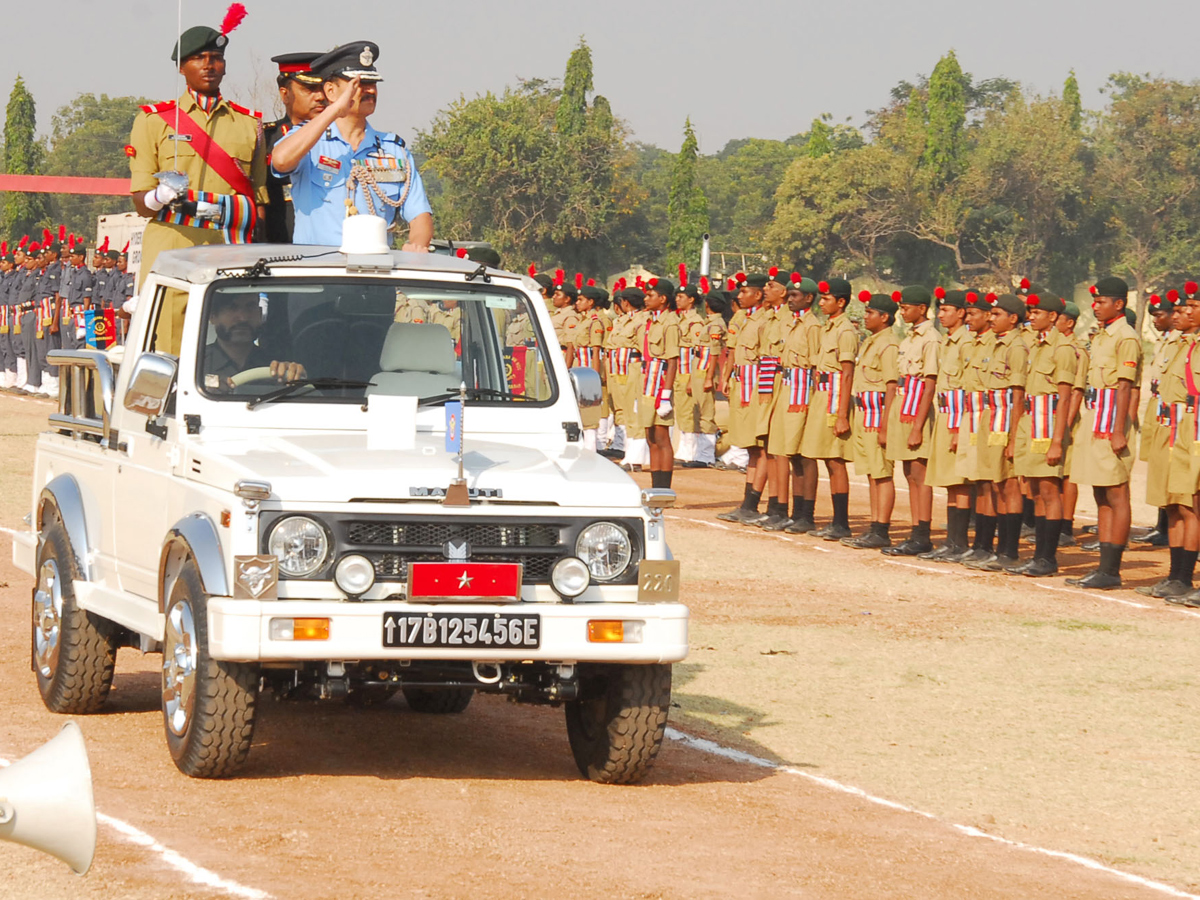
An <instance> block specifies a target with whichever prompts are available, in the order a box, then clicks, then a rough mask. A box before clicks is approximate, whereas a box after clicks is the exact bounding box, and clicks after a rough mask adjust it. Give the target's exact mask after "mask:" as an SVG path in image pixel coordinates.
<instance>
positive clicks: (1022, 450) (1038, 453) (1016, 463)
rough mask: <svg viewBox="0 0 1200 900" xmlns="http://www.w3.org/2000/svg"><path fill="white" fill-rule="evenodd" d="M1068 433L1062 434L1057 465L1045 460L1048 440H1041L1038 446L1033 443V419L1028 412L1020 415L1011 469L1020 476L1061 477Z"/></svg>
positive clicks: (1063, 469) (1068, 439)
mask: <svg viewBox="0 0 1200 900" xmlns="http://www.w3.org/2000/svg"><path fill="white" fill-rule="evenodd" d="M1069 443H1070V434H1069V433H1068V434H1067V435H1064V436H1063V461H1062V462H1061V463H1059V464H1058V465H1057V466H1052V465H1050V464H1049V463H1047V462H1046V454H1047V453H1048V452H1049V451H1050V442H1049V441H1048V440H1043V441H1039V442H1038V446H1037V447H1034V445H1033V420H1032V419H1030V417H1029V414H1028V413H1026V414H1025V415H1023V416H1021V421H1020V422H1018V423H1017V447H1016V450H1015V451H1014V453H1013V456H1014V460H1013V469H1014V471H1015V472H1016V474H1017V475H1019V476H1020V477H1022V478H1062V477H1063V472H1064V471H1065V469H1066V460H1067V447H1068V445H1069Z"/></svg>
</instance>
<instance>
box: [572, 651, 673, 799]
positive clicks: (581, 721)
mask: <svg viewBox="0 0 1200 900" xmlns="http://www.w3.org/2000/svg"><path fill="white" fill-rule="evenodd" d="M579 668H580V671H579V681H580V697H579V699H578V700H572V701H571V702H569V703H567V704H566V711H567V738H568V739H569V740H570V742H571V753H572V754H573V755H574V756H575V764H576V765H577V766H579V771H580V772H581V773H582V774H583V775H584V776H585V777H586V778H589V779H591V780H592V781H596V782H599V783H601V784H634V783H636V782H638V781H641V780H642V778H644V777H645V776H646V773H647V772H649V771H650V767H651V766H652V765H653V764H654V758H655V757H656V756H658V750H659V748H660V747H661V746H662V741H663V735H664V733H665V732H666V727H667V712H668V710H669V709H670V706H671V667H670V666H669V665H650V666H633V665H587V666H582V665H581V666H580V667H579Z"/></svg>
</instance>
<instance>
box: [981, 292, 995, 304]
mask: <svg viewBox="0 0 1200 900" xmlns="http://www.w3.org/2000/svg"><path fill="white" fill-rule="evenodd" d="M983 299H984V300H986V301H987V302H988V305H989V306H993V305H995V303H996V295H995V294H993V293H991V292H990V291H989V292H988V295H987V296H986V297H984V298H983Z"/></svg>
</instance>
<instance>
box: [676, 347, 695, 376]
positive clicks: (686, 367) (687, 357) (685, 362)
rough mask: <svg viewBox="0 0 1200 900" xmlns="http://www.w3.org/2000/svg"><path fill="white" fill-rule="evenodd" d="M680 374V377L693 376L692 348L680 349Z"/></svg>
mask: <svg viewBox="0 0 1200 900" xmlns="http://www.w3.org/2000/svg"><path fill="white" fill-rule="evenodd" d="M679 374H680V375H691V374H692V348H691V347H680V348H679Z"/></svg>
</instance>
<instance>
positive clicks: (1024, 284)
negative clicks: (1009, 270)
mask: <svg viewBox="0 0 1200 900" xmlns="http://www.w3.org/2000/svg"><path fill="white" fill-rule="evenodd" d="M1021 290H1023V291H1027V290H1029V279H1028V278H1022V279H1021Z"/></svg>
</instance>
